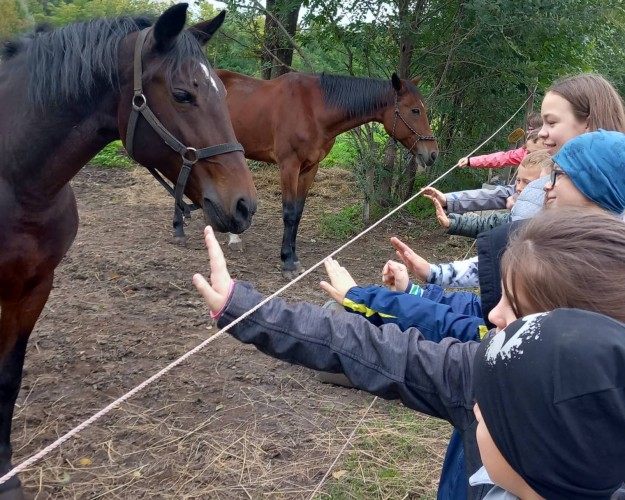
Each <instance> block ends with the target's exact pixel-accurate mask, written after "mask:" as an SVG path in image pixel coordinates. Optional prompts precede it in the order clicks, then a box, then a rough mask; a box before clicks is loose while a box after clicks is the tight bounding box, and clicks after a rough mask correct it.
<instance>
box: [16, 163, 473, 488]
mask: <svg viewBox="0 0 625 500" xmlns="http://www.w3.org/2000/svg"><path fill="white" fill-rule="evenodd" d="M277 176H278V173H277V171H276V170H275V169H263V170H260V171H257V172H255V181H256V183H257V187H258V191H259V198H260V205H259V211H258V214H257V215H256V217H255V219H254V223H253V225H252V227H251V229H250V230H248V231H247V232H246V233H245V234H244V235H243V239H244V245H245V251H244V253H242V254H239V253H232V252H231V253H228V254H227V257H228V259H229V264H230V269H231V271H232V274H233V275H234V276H235V277H236V278H237V279H243V280H248V281H251V282H253V283H254V284H255V285H256V286H257V288H258V289H260V290H261V291H262V292H265V293H269V292H273V291H274V290H276V289H277V288H279V287H280V286H282V285H283V284H284V281H283V279H282V277H281V274H280V271H279V242H280V240H281V235H282V223H281V218H280V197H279V187H278V179H277ZM73 185H74V188H75V191H76V194H77V198H78V206H79V213H80V219H81V224H80V229H79V232H78V236H77V238H76V241H75V242H74V245H73V247H72V248H71V250H70V251H69V253H68V255H67V256H66V257H65V259H64V260H63V262H62V263H61V265H60V267H59V268H58V270H57V275H56V281H55V288H54V290H53V292H52V295H51V297H50V300H49V302H48V304H47V306H46V308H45V310H44V313H43V314H42V317H41V319H40V320H39V323H38V324H37V327H36V329H35V331H34V333H33V335H32V337H31V340H30V344H29V350H28V355H27V360H26V365H25V375H24V381H23V385H22V391H21V393H20V396H19V399H18V406H17V408H16V415H15V419H14V424H13V446H14V463H16V464H17V463H19V462H21V461H22V460H23V459H25V458H27V457H29V456H30V455H31V454H33V453H35V452H36V451H38V450H39V449H41V448H43V447H44V446H45V445H46V444H49V443H50V442H51V441H53V440H54V439H56V438H57V437H58V436H60V435H62V434H64V433H65V432H67V431H68V430H70V429H71V428H73V427H74V426H76V425H78V424H79V423H81V422H82V421H83V420H85V419H86V418H88V417H90V416H91V415H92V414H93V413H95V412H96V411H98V410H99V409H101V408H102V407H104V406H105V405H107V404H108V403H110V402H111V401H113V400H114V399H116V398H118V397H119V396H121V395H122V394H124V393H126V392H127V391H128V390H130V389H132V388H134V387H135V386H136V385H138V384H139V383H141V382H142V381H143V380H145V379H146V378H148V377H149V376H150V375H152V374H154V373H155V372H157V371H158V370H160V369H161V368H163V367H164V366H166V365H167V364H169V363H170V362H172V361H173V360H175V359H176V358H178V357H179V356H181V355H182V354H184V353H185V352H186V351H188V350H189V349H191V348H193V347H195V346H196V345H197V344H199V343H200V342H202V341H203V340H204V339H206V338H208V337H209V336H211V335H213V334H214V333H216V329H215V328H214V327H212V326H211V324H210V323H211V321H210V318H209V315H208V312H207V310H206V309H205V307H204V305H203V303H202V301H201V300H200V298H199V296H198V294H197V293H196V291H195V289H194V288H193V287H192V284H191V276H192V274H193V273H194V272H197V271H205V270H206V269H207V258H206V252H205V249H204V247H203V241H202V229H203V225H202V221H201V220H200V218H199V217H197V216H196V217H195V218H194V219H193V220H192V221H191V224H190V225H189V226H188V227H187V229H186V234H187V237H188V242H189V246H188V248H180V247H177V246H175V245H174V244H173V243H172V240H171V233H170V226H171V216H172V211H173V201H172V199H171V198H169V197H168V195H166V194H165V192H164V191H163V190H162V189H161V188H160V187H159V186H158V184H157V183H156V181H154V180H153V179H152V178H151V177H150V176H149V175H148V174H147V173H146V172H145V171H144V170H143V169H135V170H121V169H120V170H117V169H96V168H93V167H86V168H85V169H83V170H82V171H81V172H80V173H79V175H78V176H77V177H76V178H75V180H74V181H73ZM355 191H356V190H355V188H354V185H353V180H352V179H350V177H349V174H347V173H346V172H343V171H340V170H330V171H322V172H320V174H319V176H318V178H317V180H316V182H315V185H314V187H313V190H312V194H311V196H310V197H309V200H308V203H307V208H306V212H305V215H304V220H303V222H302V224H301V230H300V235H299V239H298V243H299V252H298V253H299V255H300V258H301V260H302V263H303V264H304V265H305V266H306V265H311V264H313V263H315V262H317V261H318V260H321V259H322V258H323V257H324V256H326V255H327V254H328V253H329V252H331V251H332V250H334V249H335V248H337V247H338V246H339V245H340V244H341V243H342V242H340V241H336V240H329V239H323V238H321V237H320V236H319V223H318V221H319V217H320V214H321V213H328V212H337V211H339V210H340V209H341V208H343V207H345V206H346V205H348V204H351V203H354V202H355V200H356V195H355ZM391 235H398V236H400V237H403V238H404V239H405V240H407V241H410V242H412V243H413V245H414V248H415V249H417V250H418V251H419V252H421V253H422V254H423V255H424V256H426V257H428V258H434V259H443V258H447V257H453V258H460V257H462V256H463V255H464V253H465V252H466V247H465V246H464V244H459V245H458V246H457V247H453V246H451V247H450V246H449V245H448V244H447V243H446V242H447V241H448V240H447V238H446V237H444V236H443V235H442V231H441V230H439V229H435V230H433V229H432V226H431V224H430V225H428V224H423V223H419V222H415V221H414V220H412V219H411V218H410V217H409V216H407V215H404V216H402V217H399V218H396V219H394V220H393V222H392V223H389V224H385V225H383V226H382V227H381V228H379V229H376V230H375V231H373V232H372V233H371V234H369V235H367V236H365V237H364V238H362V239H361V240H360V241H359V242H358V243H357V244H355V245H352V246H351V247H350V248H348V249H347V250H345V251H344V252H343V253H342V254H341V255H340V256H339V260H340V261H341V263H342V264H343V265H345V266H346V267H347V268H348V269H350V270H351V271H353V274H354V276H355V278H356V279H357V281H359V282H361V283H363V284H369V283H375V282H379V272H380V270H381V268H382V265H383V264H384V262H385V261H386V260H387V259H388V258H391V257H393V254H392V252H391V247H390V245H389V244H388V237H389V236H391ZM321 277H322V276H321V274H320V273H319V272H317V273H314V274H313V275H312V277H308V279H305V280H303V282H302V283H299V284H297V285H296V286H294V287H293V288H292V289H291V290H290V291H288V292H287V293H288V298H289V299H290V300H307V301H310V302H313V303H317V304H322V303H323V302H324V301H325V300H326V297H325V296H324V294H323V293H322V292H321V291H320V289H319V287H318V285H317V283H318V281H319V280H320V279H321ZM372 400H373V397H372V396H371V395H369V394H367V393H364V392H361V391H356V390H350V389H344V388H339V387H334V386H328V385H323V384H320V383H319V382H318V381H317V380H315V379H314V374H313V372H312V371H310V370H308V369H305V368H302V367H297V366H292V365H288V364H286V363H282V362H279V361H276V360H274V359H271V358H269V357H267V356H265V355H263V354H261V353H259V352H258V351H256V349H255V348H253V347H251V346H246V345H243V344H240V343H238V342H237V341H235V340H233V339H232V338H229V337H228V336H227V335H224V336H223V337H221V338H219V339H217V340H216V341H214V342H212V343H211V344H210V345H209V346H208V347H207V348H206V349H205V350H204V351H202V352H201V353H199V354H197V355H195V356H194V357H192V358H191V360H189V361H188V362H185V363H183V364H182V365H181V366H179V367H177V368H176V369H175V370H173V371H172V372H170V373H169V374H168V375H166V376H165V377H164V378H162V379H161V380H159V381H158V382H157V383H155V384H152V385H150V386H149V387H148V388H147V389H146V390H144V391H142V392H140V393H139V394H138V395H136V396H135V397H134V398H132V399H131V400H130V401H129V402H127V403H125V404H123V405H122V406H121V407H120V408H118V409H116V410H114V411H113V412H112V413H111V414H109V415H108V416H106V417H104V418H103V419H102V420H100V421H98V422H97V423H95V424H94V425H92V426H90V427H89V428H87V429H86V430H84V431H83V432H82V433H81V434H80V436H79V437H77V438H74V439H71V440H70V441H68V442H67V443H65V444H63V445H62V446H61V447H60V448H59V449H57V450H55V451H53V452H52V453H51V454H50V455H48V457H47V458H46V459H44V460H43V461H41V462H39V463H38V464H37V465H35V466H34V467H33V468H32V469H30V470H29V471H28V472H26V473H24V474H22V476H21V477H22V481H23V483H24V485H25V488H26V491H27V492H28V493H29V494H31V495H32V496H34V497H36V498H81V499H82V498H90V499H95V498H107V499H108V498H111V499H112V498H128V499H130V498H137V499H139V498H308V497H309V496H310V494H311V493H312V492H313V490H314V489H315V488H316V487H317V485H318V484H319V482H320V481H321V478H322V477H323V475H324V474H325V473H326V472H327V471H328V469H329V467H330V465H331V464H332V461H333V460H334V458H335V457H336V456H337V454H338V452H339V450H340V448H341V447H342V446H343V444H344V443H345V441H346V439H347V436H348V435H349V433H350V432H351V431H352V429H353V428H354V427H355V426H356V424H357V422H358V421H359V420H360V418H361V417H362V415H363V413H364V411H365V410H366V409H367V407H368V406H369V405H370V404H371V402H372ZM397 405H398V403H396V402H387V401H382V400H377V401H376V402H375V404H374V405H373V407H372V409H371V410H370V412H369V414H368V415H367V419H370V418H376V416H377V417H381V416H384V415H387V416H388V415H389V414H392V412H393V408H395V407H397ZM424 418H425V417H424ZM448 435H449V434H448V433H447V432H443V433H440V432H439V433H434V434H433V435H431V436H424V439H423V443H422V446H421V448H420V450H421V452H420V453H415V456H414V460H415V461H419V462H420V464H421V466H422V470H423V477H421V478H420V485H421V486H420V488H418V490H416V491H414V490H413V491H407V492H406V494H405V497H409V498H426V497H427V498H431V495H432V494H433V492H434V491H435V489H436V482H437V478H438V474H439V470H440V469H439V468H440V463H441V457H442V454H443V452H444V448H445V444H446V440H447V438H448ZM357 446H358V440H357V439H356V441H355V442H354V443H352V445H351V449H354V447H356V448H357ZM340 463H341V462H340V461H339V463H338V464H337V466H336V467H335V468H339V467H340ZM331 481H336V478H332V476H330V479H329V480H328V482H331ZM320 491H321V493H319V496H318V498H323V497H324V494H323V492H324V491H327V485H324V486H323V487H322V488H321V490H320Z"/></svg>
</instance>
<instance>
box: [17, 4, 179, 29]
mask: <svg viewBox="0 0 625 500" xmlns="http://www.w3.org/2000/svg"><path fill="white" fill-rule="evenodd" d="M28 7H29V10H30V13H31V15H32V17H33V18H34V21H35V23H37V24H38V23H47V24H52V25H53V26H63V25H65V24H69V23H73V22H76V21H86V20H89V19H94V18H98V17H114V16H122V15H146V14H148V15H154V16H156V15H158V14H160V13H161V12H162V11H163V10H164V9H165V8H166V7H167V4H163V3H156V2H150V0H28Z"/></svg>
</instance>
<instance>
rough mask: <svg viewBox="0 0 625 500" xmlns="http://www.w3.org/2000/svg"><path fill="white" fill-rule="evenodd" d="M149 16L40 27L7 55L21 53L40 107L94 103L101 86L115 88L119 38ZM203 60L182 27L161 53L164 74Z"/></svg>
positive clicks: (139, 27)
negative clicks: (54, 28) (190, 62)
mask: <svg viewBox="0 0 625 500" xmlns="http://www.w3.org/2000/svg"><path fill="white" fill-rule="evenodd" d="M151 24H152V22H151V20H150V19H148V18H142V17H118V18H110V19H96V20H92V21H88V22H83V23H74V24H69V25H67V26H65V27H63V28H59V29H56V30H52V31H45V30H38V31H36V32H35V33H34V34H30V35H26V36H25V37H22V38H21V39H20V41H19V42H13V43H12V44H9V45H8V46H6V48H5V51H8V52H9V54H10V57H13V58H14V57H16V55H17V54H19V53H21V52H24V53H25V57H26V60H27V68H28V72H29V78H28V80H29V82H28V85H29V89H28V91H29V98H30V100H31V102H32V103H33V104H34V105H35V106H37V107H40V108H44V107H45V106H46V105H54V106H59V105H63V104H66V103H70V102H80V103H81V105H88V104H89V103H91V104H93V103H94V102H96V101H97V97H98V95H99V94H100V93H101V92H102V90H103V89H104V88H108V89H110V88H114V89H116V90H119V88H118V73H117V72H118V47H119V42H120V41H121V40H122V39H123V38H124V37H126V36H127V35H129V34H130V33H132V32H135V31H139V30H142V29H144V28H147V27H148V26H151ZM189 61H193V62H194V63H195V64H192V65H191V66H192V67H188V68H187V70H188V71H195V70H196V69H197V66H199V65H200V64H207V65H208V60H207V59H206V56H205V55H204V52H203V50H202V47H201V46H200V44H199V43H197V41H196V40H195V39H194V38H193V36H192V35H191V34H190V33H189V32H188V31H186V30H184V31H183V32H182V33H181V34H180V36H179V37H178V39H177V43H176V45H175V46H174V47H173V48H172V50H170V51H169V52H167V53H166V54H164V61H163V64H165V65H166V68H165V70H166V78H167V81H168V83H169V84H171V78H172V75H175V74H177V73H179V72H180V71H182V69H183V66H184V65H185V63H187V62H189Z"/></svg>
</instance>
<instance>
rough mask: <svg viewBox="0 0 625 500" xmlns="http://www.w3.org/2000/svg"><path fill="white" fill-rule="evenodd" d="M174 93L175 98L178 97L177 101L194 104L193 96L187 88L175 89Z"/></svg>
mask: <svg viewBox="0 0 625 500" xmlns="http://www.w3.org/2000/svg"><path fill="white" fill-rule="evenodd" d="M172 95H173V96H174V99H176V101H177V102H181V103H185V104H192V103H193V101H194V99H193V96H192V95H191V94H190V93H189V92H187V91H186V90H182V89H174V91H173V92H172Z"/></svg>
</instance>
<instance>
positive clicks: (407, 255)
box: [391, 237, 430, 281]
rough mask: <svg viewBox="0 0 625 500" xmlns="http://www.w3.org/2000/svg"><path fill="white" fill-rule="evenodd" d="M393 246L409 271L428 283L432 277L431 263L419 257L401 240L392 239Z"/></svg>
mask: <svg viewBox="0 0 625 500" xmlns="http://www.w3.org/2000/svg"><path fill="white" fill-rule="evenodd" d="M391 245H393V246H394V247H395V254H396V255H397V258H398V259H399V260H401V261H402V262H403V263H404V264H406V267H407V268H408V271H410V272H411V273H412V274H414V275H415V276H416V277H417V279H420V280H421V281H426V280H427V279H428V278H429V277H430V263H429V262H428V261H427V260H425V259H424V258H423V257H421V256H419V255H417V254H416V253H415V252H414V251H413V250H412V248H410V247H409V246H408V245H406V244H405V243H404V242H403V241H401V240H400V239H399V238H395V237H393V238H391Z"/></svg>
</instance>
